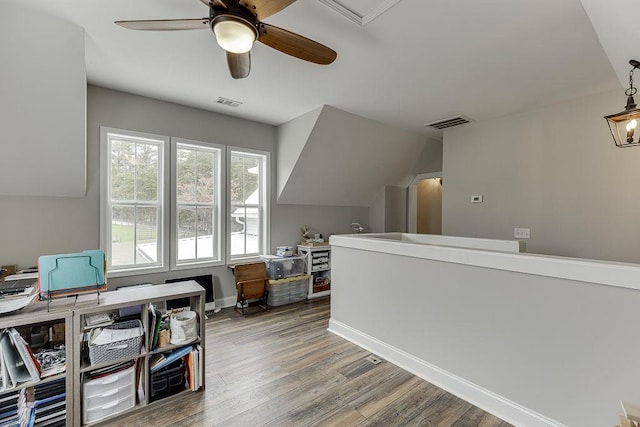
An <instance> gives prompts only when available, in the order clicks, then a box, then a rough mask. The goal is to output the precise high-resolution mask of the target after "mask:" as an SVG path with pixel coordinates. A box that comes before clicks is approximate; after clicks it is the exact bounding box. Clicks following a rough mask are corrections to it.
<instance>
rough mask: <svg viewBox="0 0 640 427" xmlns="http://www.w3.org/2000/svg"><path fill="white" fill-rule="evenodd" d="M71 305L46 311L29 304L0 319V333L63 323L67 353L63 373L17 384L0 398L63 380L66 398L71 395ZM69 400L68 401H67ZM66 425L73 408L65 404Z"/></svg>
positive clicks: (70, 421)
mask: <svg viewBox="0 0 640 427" xmlns="http://www.w3.org/2000/svg"><path fill="white" fill-rule="evenodd" d="M70 307H73V304H71V305H68V304H59V305H57V306H54V307H51V309H50V310H49V311H47V304H46V303H45V302H37V303H33V304H30V305H28V306H26V307H25V308H23V309H22V310H20V311H18V312H17V313H16V314H12V315H7V316H2V317H0V331H1V330H3V329H8V328H22V327H35V326H42V325H52V324H55V323H64V329H65V340H64V345H65V350H66V353H67V366H66V370H65V372H62V373H59V374H55V375H51V376H48V377H45V378H42V379H41V380H39V381H28V382H24V383H20V384H18V385H17V386H16V387H14V388H12V389H9V390H4V391H2V392H0V398H2V397H4V396H8V395H10V394H14V393H17V392H19V391H20V390H22V389H25V388H31V387H34V386H37V385H41V384H47V383H50V382H52V381H56V380H58V379H61V378H64V380H65V393H66V396H72V395H73V381H72V370H71V368H70V366H69V354H70V353H71V352H72V351H73V340H72V339H70V337H71V336H72V334H71V327H72V319H73V312H72V311H70V310H69V308H70ZM69 400H70V399H69ZM66 424H67V425H72V424H73V406H72V405H70V404H67V412H66Z"/></svg>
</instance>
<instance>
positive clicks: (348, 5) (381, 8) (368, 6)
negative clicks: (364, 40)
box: [319, 0, 400, 27]
mask: <svg viewBox="0 0 640 427" xmlns="http://www.w3.org/2000/svg"><path fill="white" fill-rule="evenodd" d="M319 1H320V3H322V4H324V5H325V6H328V7H330V8H331V9H333V10H335V11H336V12H338V13H339V14H341V15H342V16H344V17H346V18H348V19H350V20H351V21H353V22H355V23H356V24H358V25H360V26H361V27H364V26H365V25H367V24H368V23H369V22H371V21H373V20H374V19H376V18H377V17H378V16H380V15H382V14H383V13H385V12H386V11H388V10H389V9H391V8H392V7H393V6H395V5H396V4H397V3H399V2H400V0H366V1H363V0H319Z"/></svg>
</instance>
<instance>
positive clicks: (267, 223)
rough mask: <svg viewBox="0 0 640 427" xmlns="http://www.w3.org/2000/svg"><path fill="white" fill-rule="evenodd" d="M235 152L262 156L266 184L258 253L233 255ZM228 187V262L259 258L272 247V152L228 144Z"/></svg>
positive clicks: (262, 192)
mask: <svg viewBox="0 0 640 427" xmlns="http://www.w3.org/2000/svg"><path fill="white" fill-rule="evenodd" d="M234 153H240V154H249V155H254V156H260V157H261V162H262V166H263V167H262V169H263V171H262V175H263V176H262V179H263V180H264V184H263V185H262V186H260V197H259V199H260V202H261V204H262V205H263V209H262V210H263V212H264V214H263V218H262V220H261V221H260V243H259V247H258V253H257V254H255V255H254V254H251V255H244V256H238V255H236V256H232V255H231V210H232V204H231V157H232V155H233V154H234ZM225 183H226V185H227V188H226V195H227V196H226V223H227V232H226V234H225V238H226V242H225V245H226V257H227V263H229V264H234V263H237V262H245V261H253V260H259V259H260V255H261V254H266V253H269V248H270V247H271V244H270V240H271V153H270V152H268V151H262V150H254V149H250V148H243V147H235V146H227V178H226V181H225Z"/></svg>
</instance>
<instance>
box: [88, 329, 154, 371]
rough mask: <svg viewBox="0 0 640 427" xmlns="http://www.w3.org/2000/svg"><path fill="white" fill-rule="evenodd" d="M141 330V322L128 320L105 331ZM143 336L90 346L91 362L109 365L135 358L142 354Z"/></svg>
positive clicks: (92, 363)
mask: <svg viewBox="0 0 640 427" xmlns="http://www.w3.org/2000/svg"><path fill="white" fill-rule="evenodd" d="M133 328H141V329H142V322H140V320H128V321H126V322H121V323H115V324H113V325H110V326H107V327H106V328H104V329H133ZM143 338H144V336H143V335H141V336H139V337H134V338H129V339H126V340H122V341H114V342H112V343H109V344H102V345H89V361H90V362H91V365H98V364H101V363H108V362H111V361H114V360H120V359H127V358H133V357H136V356H137V355H139V354H140V350H141V349H142V339H143Z"/></svg>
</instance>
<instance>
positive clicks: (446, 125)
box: [425, 116, 473, 130]
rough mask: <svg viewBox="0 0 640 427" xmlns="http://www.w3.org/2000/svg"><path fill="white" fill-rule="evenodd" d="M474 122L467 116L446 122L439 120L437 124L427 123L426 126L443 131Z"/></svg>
mask: <svg viewBox="0 0 640 427" xmlns="http://www.w3.org/2000/svg"><path fill="white" fill-rule="evenodd" d="M472 121H473V120H471V119H470V118H468V117H465V116H455V117H451V118H448V119H444V120H438V121H437V122H433V123H425V126H429V127H432V128H434V129H438V130H443V129H446V128H450V127H453V126H460V125H463V124H465V123H469V122H472Z"/></svg>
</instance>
